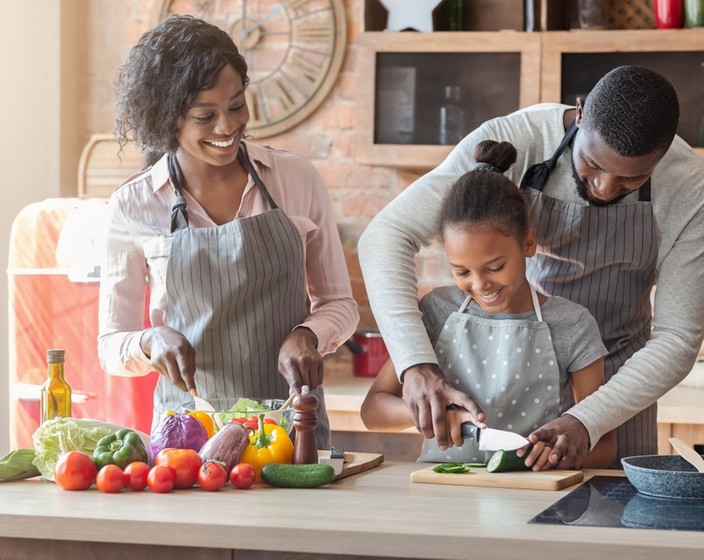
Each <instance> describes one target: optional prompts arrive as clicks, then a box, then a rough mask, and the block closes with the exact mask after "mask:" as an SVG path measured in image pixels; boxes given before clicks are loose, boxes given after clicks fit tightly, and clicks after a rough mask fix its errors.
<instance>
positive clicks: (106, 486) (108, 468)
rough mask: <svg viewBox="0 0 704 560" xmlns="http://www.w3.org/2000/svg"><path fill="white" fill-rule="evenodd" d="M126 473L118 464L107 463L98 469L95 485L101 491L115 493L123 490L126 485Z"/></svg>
mask: <svg viewBox="0 0 704 560" xmlns="http://www.w3.org/2000/svg"><path fill="white" fill-rule="evenodd" d="M125 480H126V477H125V473H124V472H123V471H122V469H121V468H120V467H118V466H117V465H105V466H104V467H103V468H102V469H100V470H99V471H98V476H97V477H96V478H95V485H96V486H97V487H98V490H100V491H101V492H107V493H108V494H114V493H116V492H121V491H122V489H123V488H124V487H125Z"/></svg>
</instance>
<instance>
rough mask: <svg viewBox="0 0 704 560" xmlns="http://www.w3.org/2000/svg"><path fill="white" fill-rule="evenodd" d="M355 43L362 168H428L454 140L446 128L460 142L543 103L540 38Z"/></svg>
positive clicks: (446, 36) (372, 37)
mask: <svg viewBox="0 0 704 560" xmlns="http://www.w3.org/2000/svg"><path fill="white" fill-rule="evenodd" d="M358 46H359V50H358V57H359V63H358V68H360V69H363V70H361V71H360V74H359V76H358V77H357V98H358V103H357V117H356V118H357V123H356V127H357V135H356V148H357V161H359V162H360V163H365V164H372V165H389V166H396V167H408V168H415V169H430V168H432V167H435V166H436V165H438V164H439V163H440V162H441V161H442V160H443V159H444V158H445V156H447V154H448V153H449V152H450V150H451V149H452V147H453V145H454V144H455V143H456V140H453V135H452V134H449V135H448V134H445V132H446V131H444V130H441V129H442V126H441V125H443V124H444V125H447V126H451V127H457V128H459V129H460V130H459V132H458V134H459V135H460V137H461V136H462V135H464V134H466V133H467V132H469V131H471V130H473V129H474V128H476V127H477V126H479V125H480V124H481V123H482V122H484V121H485V120H487V119H490V118H493V117H497V116H500V115H503V114H506V113H510V112H512V111H515V110H516V109H519V108H521V107H526V106H528V105H532V104H534V103H537V102H538V100H539V98H540V80H539V77H538V76H539V73H540V36H539V35H538V34H526V33H512V32H481V33H479V32H478V33H464V32H445V33H443V32H437V33H428V34H425V33H413V32H403V33H373V32H372V33H364V34H362V36H361V37H360V40H359V44H358ZM448 87H449V88H451V90H448V89H447V88H448ZM446 91H447V92H448V95H449V92H450V91H452V95H451V96H450V97H456V94H457V93H459V100H457V99H446V98H445V94H446ZM449 103H453V104H455V105H457V106H456V107H450V110H448V107H447V105H448V104H449ZM456 137H457V136H454V138H456Z"/></svg>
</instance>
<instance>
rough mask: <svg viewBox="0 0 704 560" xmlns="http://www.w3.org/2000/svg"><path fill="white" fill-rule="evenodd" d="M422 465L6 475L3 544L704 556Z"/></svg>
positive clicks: (676, 535)
mask: <svg viewBox="0 0 704 560" xmlns="http://www.w3.org/2000/svg"><path fill="white" fill-rule="evenodd" d="M419 468H423V466H422V465H419V464H416V463H385V464H383V465H381V466H380V467H378V468H376V469H374V470H372V471H369V472H366V473H363V474H358V475H355V476H351V477H348V478H345V479H342V480H339V481H337V482H335V483H334V484H331V485H328V486H325V487H323V488H317V489H312V490H301V489H281V488H271V487H269V486H266V485H261V484H260V485H256V486H255V487H254V488H252V489H250V490H236V489H235V488H233V487H231V486H229V485H228V486H227V487H226V488H223V489H222V490H220V491H219V492H205V491H202V490H200V489H189V490H178V491H173V492H171V493H168V494H152V493H150V492H148V491H145V492H129V491H124V492H122V493H120V494H103V493H100V492H98V491H97V490H95V489H91V490H88V491H83V492H67V491H64V490H61V489H60V488H58V487H57V486H56V485H54V484H52V483H49V482H42V481H41V480H39V479H33V480H25V481H19V482H8V483H2V484H0V550H2V551H3V554H2V555H3V557H13V558H14V557H17V558H30V557H35V558H36V557H39V556H36V555H33V554H36V553H37V551H39V550H45V551H46V550H51V551H52V554H54V555H51V556H42V557H45V558H48V557H50V558H60V557H61V556H59V555H58V554H59V553H61V554H68V556H66V555H65V556H63V557H73V558H78V557H87V556H80V555H81V554H86V555H88V554H95V553H96V551H101V552H100V557H101V558H106V559H112V558H119V557H130V559H131V560H137V559H142V558H145V559H146V558H150V559H152V560H157V559H158V558H167V557H168V558H169V560H172V559H173V558H174V553H176V556H175V557H181V556H180V554H184V553H185V552H186V551H182V552H181V553H180V554H179V550H178V549H176V548H174V547H193V548H189V549H188V551H187V552H188V557H189V558H191V559H199V558H210V559H212V558H217V559H220V558H233V557H234V558H237V559H238V560H241V559H259V560H263V559H264V558H273V557H276V558H287V559H288V558H297V559H300V558H331V555H332V554H346V555H360V556H370V557H396V558H443V559H453V558H454V559H463V560H464V559H466V558H468V554H469V556H472V554H470V553H469V552H468V551H472V550H474V551H481V556H482V557H483V558H488V559H492V558H494V559H499V558H500V559H508V558H521V559H523V558H526V555H527V556H528V557H530V558H537V557H541V556H544V557H563V556H564V555H569V557H570V560H594V558H602V559H606V558H618V559H619V560H629V559H633V560H644V559H647V558H651V559H655V558H662V557H668V556H669V557H673V558H677V559H678V560H685V559H689V558H692V559H695V558H696V559H697V560H700V559H701V557H702V554H704V538H702V533H701V532H690V531H663V530H650V529H625V528H623V529H621V528H597V527H584V526H581V527H579V526H553V525H533V524H528V523H527V522H528V520H529V519H531V518H532V517H533V516H535V515H537V514H538V513H540V512H541V511H543V510H544V509H545V508H547V507H548V506H550V505H551V504H553V503H554V502H555V501H557V500H558V499H559V498H561V497H562V496H563V495H565V494H566V493H567V492H568V491H569V490H571V489H573V488H574V487H572V488H569V489H566V490H562V491H546V490H511V489H505V488H483V487H459V486H441V485H435V484H417V483H412V482H410V479H409V476H410V473H411V472H412V471H414V470H417V469H419ZM618 472H619V471H608V474H614V473H618ZM585 474H586V476H587V477H589V476H592V475H593V474H606V473H605V472H604V471H585ZM38 539H42V540H38ZM45 539H50V540H52V542H51V543H50V544H49V543H46V542H45V541H44V540H45ZM91 543H132V545H127V547H121V546H120V545H114V544H108V545H103V544H91ZM147 545H153V546H147ZM32 547H34V548H32ZM42 547H43V548H42ZM49 547H50V548H49ZM162 547H163V548H162ZM232 550H236V552H235V553H234V556H233V553H232ZM11 551H12V552H11ZM262 551H269V552H266V553H265V552H262ZM271 551H275V552H276V556H274V555H273V554H272V552H271ZM286 551H287V552H288V553H289V555H287V554H286ZM15 553H17V554H15ZM20 553H22V554H24V555H21V554H20ZM128 553H129V556H128ZM282 553H283V556H282V555H281V554H282ZM318 555H320V556H318ZM95 557H97V556H95ZM184 557H185V556H184ZM355 558H356V557H355Z"/></svg>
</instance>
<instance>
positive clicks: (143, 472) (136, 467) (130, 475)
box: [125, 461, 149, 492]
mask: <svg viewBox="0 0 704 560" xmlns="http://www.w3.org/2000/svg"><path fill="white" fill-rule="evenodd" d="M148 474H149V465H147V464H146V463H142V461H134V462H132V463H130V464H129V465H127V466H126V467H125V484H127V486H129V487H130V488H131V489H132V490H134V491H135V492H139V491H140V490H144V489H145V488H146V487H147V475H148Z"/></svg>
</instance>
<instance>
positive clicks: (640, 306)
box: [359, 66, 704, 468]
mask: <svg viewBox="0 0 704 560" xmlns="http://www.w3.org/2000/svg"><path fill="white" fill-rule="evenodd" d="M678 119H679V104H678V101H677V95H676V93H675V91H674V89H673V87H672V85H671V84H670V83H669V82H668V81H667V80H666V79H665V78H663V77H662V76H660V75H659V74H656V73H655V72H652V71H650V70H647V69H644V68H641V67H636V66H622V67H619V68H616V69H614V70H612V71H611V72H609V73H608V74H607V75H606V76H604V77H603V78H602V79H601V80H600V81H599V82H598V83H597V85H596V86H595V87H594V89H593V90H592V92H591V93H590V94H589V96H588V97H587V99H586V101H582V100H581V99H578V100H577V107H576V108H574V107H569V106H565V105H559V104H541V105H536V106H533V107H529V108H527V109H523V110H520V111H517V112H515V113H513V114H511V115H508V116H505V117H500V118H497V119H493V120H491V121H488V122H486V123H484V124H483V125H481V126H480V127H479V128H478V129H476V130H475V131H473V132H471V133H470V134H469V135H468V136H467V137H466V138H465V139H464V140H462V142H460V144H458V145H457V146H456V147H455V149H454V150H453V151H452V153H451V154H450V155H449V156H448V158H447V159H446V160H445V161H444V162H443V163H442V164H441V165H440V166H439V167H437V168H436V169H434V170H433V171H431V172H429V173H428V174H426V175H425V176H423V177H421V178H420V179H418V180H417V181H416V182H415V183H414V184H412V185H411V186H410V187H409V188H408V189H406V190H405V191H404V192H403V193H402V194H401V195H400V196H399V197H397V198H396V199H395V200H394V201H392V202H391V203H390V204H389V205H388V206H387V207H386V208H385V209H384V210H382V211H381V212H380V213H379V215H377V216H376V217H375V218H374V220H373V221H372V222H371V223H370V225H369V227H368V228H367V230H366V231H365V232H364V234H363V235H362V237H361V239H360V242H359V255H360V261H361V264H362V271H363V274H364V279H365V282H366V285H367V291H368V294H369V299H370V303H371V305H372V309H373V311H374V314H375V317H376V320H377V323H378V325H379V328H380V330H381V332H382V334H383V336H384V339H385V341H386V344H387V346H388V347H389V351H390V354H391V357H392V359H393V361H394V365H395V367H396V371H398V372H401V374H400V379H401V381H402V382H403V385H404V388H403V395H404V400H405V401H406V403H407V404H408V406H409V407H410V408H411V411H412V413H413V415H414V418H415V421H416V426H417V428H418V429H419V430H420V431H421V432H422V433H423V434H424V435H425V436H426V437H433V436H435V437H436V438H437V440H438V444H439V445H440V446H441V447H442V446H447V445H449V444H450V443H451V442H450V441H449V438H448V434H447V429H446V425H445V410H446V408H447V406H449V405H457V406H463V407H465V408H467V409H468V410H469V411H470V412H472V413H474V414H475V416H477V417H478V418H479V419H482V418H483V415H482V413H481V403H475V402H474V401H473V400H472V398H471V395H466V394H463V393H461V392H460V391H458V390H456V389H455V388H454V387H452V386H451V385H450V384H449V383H448V382H447V380H446V379H445V377H444V376H443V374H442V372H441V371H440V369H439V367H438V365H437V363H438V361H437V359H436V357H435V353H434V351H433V348H432V346H431V344H430V342H429V340H428V337H427V335H426V332H425V329H424V328H423V324H422V320H421V315H420V311H419V310H418V302H417V284H416V278H415V274H414V263H413V259H414V257H415V254H416V253H417V251H418V249H419V247H420V246H421V245H427V244H429V243H430V242H431V241H432V239H433V236H434V234H435V231H434V222H435V220H434V218H435V215H436V213H437V211H438V209H439V207H440V204H441V201H442V199H443V197H444V195H445V193H446V192H447V190H448V189H449V187H450V185H451V184H452V183H453V182H454V181H455V179H456V178H457V177H458V176H460V175H461V174H462V173H464V172H465V171H467V170H468V169H471V168H473V166H474V164H475V162H474V161H473V158H472V154H473V153H474V148H475V146H476V145H477V143H479V142H480V141H481V140H485V139H493V140H498V141H501V140H506V141H508V142H511V143H512V144H513V145H514V146H516V147H517V148H518V150H519V153H518V161H517V163H516V164H515V165H514V166H513V167H511V169H510V170H509V172H508V173H507V176H509V177H510V178H512V179H513V180H514V181H515V182H516V184H520V185H521V187H522V188H525V189H526V192H527V194H528V196H529V200H530V205H531V213H532V219H533V220H534V225H535V226H536V228H537V233H538V252H537V254H536V256H535V257H533V258H531V259H530V260H529V262H528V269H527V274H528V278H529V280H530V281H531V283H532V284H534V285H535V286H536V287H537V288H538V290H540V291H542V292H544V293H546V294H550V295H560V296H563V297H566V298H568V299H571V300H573V301H575V302H577V303H580V304H582V305H584V306H585V307H587V308H588V309H589V310H590V311H591V313H592V314H593V315H594V317H595V318H596V319H597V322H598V323H599V327H600V330H601V335H602V338H603V339H604V343H605V345H606V347H607V349H608V351H609V355H608V356H607V357H606V363H605V377H606V380H607V383H606V384H605V385H604V386H603V387H602V388H601V389H599V390H598V391H597V392H595V393H594V394H592V395H591V396H589V397H588V398H586V399H584V400H583V401H582V402H580V403H579V404H577V405H575V406H574V407H573V408H572V409H570V411H569V412H568V413H566V414H565V415H563V416H561V417H559V418H557V419H556V420H553V421H552V422H549V423H548V424H546V425H545V426H543V427H542V428H539V429H538V430H536V431H535V432H533V434H531V436H530V439H531V441H532V442H533V443H535V442H536V441H538V440H541V441H544V442H546V443H548V444H550V445H552V446H553V454H552V455H551V456H550V460H551V462H553V463H554V464H556V465H557V466H558V467H559V468H569V467H579V466H580V464H581V459H582V457H583V455H584V454H585V453H586V452H587V451H588V450H589V449H590V448H593V446H594V445H596V443H597V441H598V440H599V438H600V437H601V436H602V435H603V434H605V433H606V432H608V431H610V430H612V429H615V428H617V427H618V431H617V437H618V447H619V452H618V457H619V458H620V457H624V456H627V455H639V454H649V453H657V429H656V413H657V405H656V400H657V399H658V398H659V397H661V396H662V395H663V394H664V393H666V392H667V391H668V390H670V389H671V388H672V387H673V386H675V385H676V384H677V383H679V382H680V381H681V380H682V378H683V377H684V376H685V375H686V374H687V373H688V372H689V371H690V369H691V367H692V364H693V363H694V360H695V358H696V355H697V352H698V350H699V348H700V346H701V343H702V336H703V333H704V294H701V292H702V290H703V289H704V159H702V158H700V157H699V156H698V155H697V154H696V153H695V152H694V151H693V150H692V149H691V148H690V147H689V146H688V145H687V144H686V143H685V142H684V141H683V140H682V139H681V138H679V137H676V136H675V132H676V128H677V122H678ZM541 162H542V163H541ZM656 280H657V284H658V289H657V291H656V293H655V306H654V315H653V314H652V309H651V300H650V295H651V292H652V288H653V286H654V285H655V282H656ZM614 466H617V464H614Z"/></svg>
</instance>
